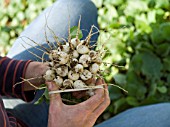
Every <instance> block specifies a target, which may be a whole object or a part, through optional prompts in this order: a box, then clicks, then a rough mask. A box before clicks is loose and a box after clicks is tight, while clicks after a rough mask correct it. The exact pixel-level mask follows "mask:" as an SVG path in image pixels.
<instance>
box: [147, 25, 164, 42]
mask: <svg viewBox="0 0 170 127" xmlns="http://www.w3.org/2000/svg"><path fill="white" fill-rule="evenodd" d="M151 26H152V29H153V31H152V33H151V35H150V36H151V40H152V43H153V44H154V43H155V44H160V43H162V42H163V41H164V38H163V36H162V32H161V31H160V28H159V24H154V25H151Z"/></svg>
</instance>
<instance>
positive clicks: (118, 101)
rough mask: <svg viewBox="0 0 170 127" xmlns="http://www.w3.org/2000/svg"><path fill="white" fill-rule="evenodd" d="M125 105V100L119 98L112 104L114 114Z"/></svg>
mask: <svg viewBox="0 0 170 127" xmlns="http://www.w3.org/2000/svg"><path fill="white" fill-rule="evenodd" d="M125 103H126V99H125V98H121V99H119V100H117V101H115V102H114V107H115V108H114V113H117V112H118V110H119V109H120V108H121V106H123V105H124V104H125Z"/></svg>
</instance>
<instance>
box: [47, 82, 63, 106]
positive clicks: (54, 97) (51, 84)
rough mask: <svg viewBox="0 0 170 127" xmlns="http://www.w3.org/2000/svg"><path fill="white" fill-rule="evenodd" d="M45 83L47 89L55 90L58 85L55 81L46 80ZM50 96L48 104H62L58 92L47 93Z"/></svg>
mask: <svg viewBox="0 0 170 127" xmlns="http://www.w3.org/2000/svg"><path fill="white" fill-rule="evenodd" d="M46 85H47V88H48V91H49V92H50V91H56V90H58V87H57V85H56V84H55V82H46ZM49 96H50V105H54V104H55V105H56V106H57V105H59V104H62V99H61V96H60V94H58V93H52V94H50V95H49Z"/></svg>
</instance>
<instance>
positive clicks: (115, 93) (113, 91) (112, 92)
mask: <svg viewBox="0 0 170 127" xmlns="http://www.w3.org/2000/svg"><path fill="white" fill-rule="evenodd" d="M108 89H109V96H110V99H111V100H116V99H119V98H120V97H121V96H122V93H121V90H120V89H118V88H116V87H114V86H109V87H108Z"/></svg>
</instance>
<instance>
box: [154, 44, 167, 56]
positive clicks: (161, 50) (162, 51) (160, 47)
mask: <svg viewBox="0 0 170 127" xmlns="http://www.w3.org/2000/svg"><path fill="white" fill-rule="evenodd" d="M156 52H157V53H158V54H159V55H161V56H167V55H168V54H169V52H170V44H169V43H163V44H160V45H158V47H157V50H156Z"/></svg>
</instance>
